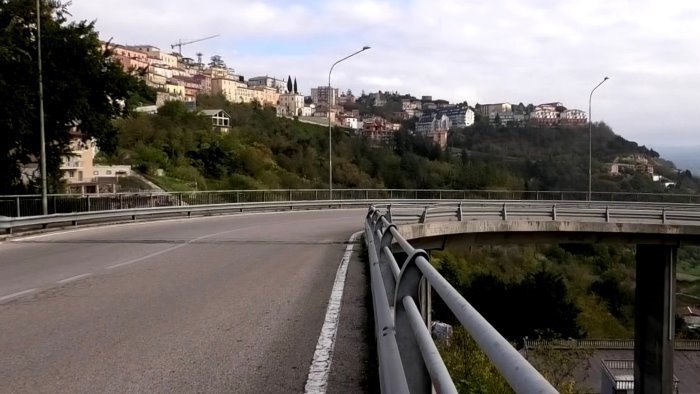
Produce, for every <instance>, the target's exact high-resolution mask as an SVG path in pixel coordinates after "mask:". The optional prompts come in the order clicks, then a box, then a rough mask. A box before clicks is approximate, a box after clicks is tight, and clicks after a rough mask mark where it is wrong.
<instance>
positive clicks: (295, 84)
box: [294, 77, 299, 94]
mask: <svg viewBox="0 0 700 394" xmlns="http://www.w3.org/2000/svg"><path fill="white" fill-rule="evenodd" d="M294 93H297V94H298V93H299V91H298V90H297V77H294Z"/></svg>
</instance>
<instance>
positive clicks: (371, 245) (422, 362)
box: [365, 207, 557, 393]
mask: <svg viewBox="0 0 700 394" xmlns="http://www.w3.org/2000/svg"><path fill="white" fill-rule="evenodd" d="M427 210H428V209H426V210H425V211H426V212H427ZM453 216H455V217H458V211H457V210H453ZM391 217H392V214H391V213H390V212H389V211H384V212H382V211H380V210H378V209H377V208H376V207H371V208H370V210H369V212H368V214H367V220H366V224H365V239H366V242H367V248H368V250H369V253H368V255H369V263H370V275H371V282H372V301H373V306H374V313H375V322H376V327H375V328H376V333H375V334H376V337H377V343H378V346H377V348H378V353H379V360H380V363H379V369H380V372H379V377H380V385H381V389H382V392H385V393H394V392H399V393H408V392H412V393H420V392H422V393H427V392H430V391H431V389H432V388H431V386H434V387H435V389H436V391H437V392H440V393H456V392H457V389H456V387H455V385H454V382H453V381H452V378H451V377H450V375H449V373H448V371H447V368H446V367H445V364H444V362H443V360H442V358H441V357H440V355H439V352H438V350H437V348H436V346H435V343H434V342H433V340H432V338H431V336H430V333H429V331H428V325H429V321H430V304H431V303H430V294H431V288H432V289H434V290H435V292H436V293H437V294H438V295H439V296H440V297H441V298H442V300H443V301H444V302H445V304H446V305H447V306H448V307H449V308H450V310H451V311H452V313H454V314H455V317H457V319H458V320H459V321H460V323H461V324H462V325H463V326H464V327H465V328H466V329H467V331H468V332H469V334H470V335H471V336H472V338H473V339H474V340H475V342H476V343H477V344H478V345H479V347H480V348H481V350H482V351H483V352H484V353H486V355H487V356H488V358H489V359H490V360H491V362H492V363H493V365H494V366H495V367H496V369H498V371H499V372H500V373H501V375H503V377H504V378H505V379H506V381H507V382H508V383H509V384H510V385H511V387H512V388H513V389H514V390H515V391H516V392H522V393H556V392H557V391H556V389H555V388H554V387H552V385H551V384H550V383H549V382H548V381H547V380H546V379H545V378H544V377H543V376H542V375H541V374H540V373H539V372H538V371H537V370H536V369H535V368H534V367H533V366H532V365H530V363H529V362H528V361H527V360H525V358H523V356H522V355H520V353H518V351H517V350H516V349H515V348H514V347H513V346H512V345H511V344H510V343H509V342H508V341H507V340H506V339H505V338H503V336H501V335H500V334H499V333H498V331H496V329H495V328H493V326H491V324H489V322H488V321H486V319H484V318H483V316H481V315H480V314H479V312H477V311H476V309H474V308H473V307H472V306H471V305H470V304H469V303H468V302H467V301H466V300H465V299H464V298H463V297H462V296H461V295H460V294H459V293H458V292H457V290H455V288H454V287H452V285H450V284H449V283H448V282H447V280H445V279H444V278H443V277H442V276H441V275H440V274H439V273H438V272H437V270H436V269H435V268H433V266H432V265H430V262H429V261H428V254H427V253H426V252H425V251H423V250H418V249H415V248H413V247H412V246H411V245H410V244H409V243H408V242H407V241H406V240H405V239H404V238H403V236H402V235H401V234H400V233H399V232H398V230H397V229H396V225H395V224H393V223H392V221H391ZM421 219H422V220H426V219H427V215H422V216H421ZM394 242H396V243H397V244H398V245H399V246H400V248H401V249H402V250H403V252H404V253H406V255H407V256H408V257H407V258H406V260H405V262H404V264H403V266H402V268H400V269H399V266H398V264H397V262H396V260H395V258H394V255H393V254H392V252H391V250H390V247H391V245H392V243H394ZM419 306H420V309H419ZM399 367H400V368H401V370H399Z"/></svg>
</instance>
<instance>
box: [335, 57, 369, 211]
mask: <svg viewBox="0 0 700 394" xmlns="http://www.w3.org/2000/svg"><path fill="white" fill-rule="evenodd" d="M368 49H370V47H368V46H363V47H362V49H360V50H359V51H357V52H354V53H352V54H350V55H348V56H345V57H344V58H342V59H340V60H338V61H337V62H335V63H333V65H332V66H331V69H330V70H329V71H328V199H329V200H332V199H333V137H332V130H333V125H332V124H331V73H332V72H333V67H335V65H336V64H338V63H340V62H342V61H343V60H346V59H349V58H351V57H353V56H355V55H357V54H358V53H360V52H364V51H366V50H368Z"/></svg>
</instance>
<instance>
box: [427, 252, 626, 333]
mask: <svg viewBox="0 0 700 394" xmlns="http://www.w3.org/2000/svg"><path fill="white" fill-rule="evenodd" d="M433 261H434V264H435V265H436V267H437V268H438V270H439V271H440V272H441V273H442V274H443V275H445V277H446V278H447V279H448V280H449V281H450V283H452V284H453V285H454V286H455V288H456V289H457V290H458V291H459V292H460V293H461V294H463V295H464V296H465V298H466V299H467V300H468V301H469V302H471V303H472V305H474V307H475V308H476V309H477V310H479V311H480V312H481V313H482V315H483V316H484V317H485V318H486V319H487V320H488V321H489V322H491V323H492V324H493V325H494V327H496V329H498V330H499V332H501V333H502V334H503V335H504V336H505V337H506V338H508V339H510V340H513V341H516V342H520V341H522V339H523V338H524V337H526V336H527V337H530V338H538V337H541V338H628V337H630V336H631V334H632V325H633V321H634V315H633V314H634V310H633V306H634V281H633V278H634V264H635V260H634V250H633V249H631V248H629V247H622V246H615V245H562V246H557V245H549V246H523V247H515V246H511V247H504V246H491V247H473V248H471V250H468V251H466V252H462V253H455V252H454V251H445V252H436V253H435V254H434V257H433ZM533 305H537V307H533ZM434 309H435V315H436V317H435V318H436V319H438V320H443V319H444V320H445V321H447V322H454V320H453V317H452V316H451V314H450V313H449V311H447V310H445V309H444V307H443V306H442V305H439V304H438V305H435V307H434Z"/></svg>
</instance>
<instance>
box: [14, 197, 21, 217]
mask: <svg viewBox="0 0 700 394" xmlns="http://www.w3.org/2000/svg"><path fill="white" fill-rule="evenodd" d="M15 202H16V203H17V217H21V216H22V214H21V212H20V211H21V208H20V204H19V196H17V197H15Z"/></svg>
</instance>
